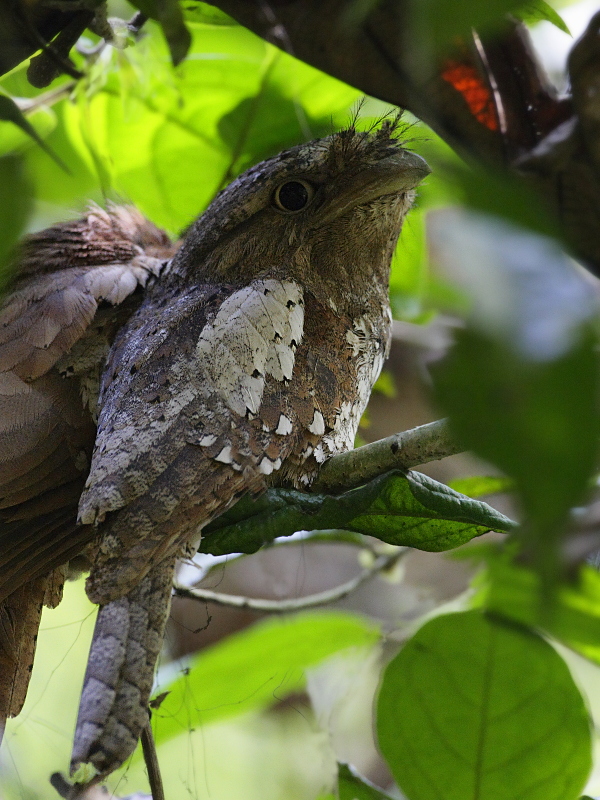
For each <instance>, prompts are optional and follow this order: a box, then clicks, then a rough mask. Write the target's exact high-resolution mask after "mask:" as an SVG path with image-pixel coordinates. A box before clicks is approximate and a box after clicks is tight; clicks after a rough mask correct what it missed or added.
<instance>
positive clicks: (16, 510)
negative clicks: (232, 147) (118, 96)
mask: <svg viewBox="0 0 600 800" xmlns="http://www.w3.org/2000/svg"><path fill="white" fill-rule="evenodd" d="M397 133H398V121H397V120H388V121H385V122H384V123H383V124H382V125H381V127H380V128H379V129H377V130H375V131H371V132H361V131H358V130H356V129H355V128H354V127H351V128H349V129H347V130H344V131H341V132H340V133H336V134H333V135H332V136H329V137H327V138H325V139H320V140H316V141H312V142H309V143H308V144H305V145H300V146H298V147H294V148H292V149H290V150H287V151H285V152H283V153H280V154H279V155H278V156H276V157H274V158H272V159H270V160H268V161H264V162H263V163H261V164H258V165H257V166H255V167H253V168H252V169H250V170H248V171H247V172H246V173H244V174H243V175H242V176H240V177H239V178H237V179H236V180H235V181H233V183H231V184H230V185H229V186H228V187H227V188H226V189H224V190H223V191H222V192H221V193H220V194H219V195H218V196H217V198H216V199H215V200H214V202H213V203H212V204H211V206H210V207H209V208H208V210H207V211H206V212H205V213H204V214H203V215H202V216H201V217H200V218H199V219H198V220H197V221H196V223H195V224H194V225H193V226H192V227H191V228H190V229H189V231H188V233H187V235H186V237H185V240H184V242H183V244H182V245H181V247H180V248H179V249H178V250H177V252H176V253H174V249H175V248H174V247H173V246H172V245H171V244H170V242H169V240H168V239H167V237H166V236H165V235H164V234H163V233H162V232H161V231H159V230H158V229H157V228H155V227H154V226H153V225H151V223H149V222H148V221H147V220H145V219H143V218H142V217H141V216H140V215H139V214H138V213H137V212H136V211H135V210H133V209H131V208H126V207H112V208H110V209H109V210H108V211H103V210H101V209H98V208H94V209H92V210H90V212H89V213H88V215H87V216H86V217H85V218H84V219H82V220H80V221H78V222H71V223H65V224H62V225H57V226H55V227H54V228H50V229H48V230H46V231H42V232H41V233H39V234H35V235H33V236H30V237H29V238H28V239H27V240H26V242H25V244H24V246H23V249H22V251H21V255H20V258H19V262H18V270H17V274H16V276H15V282H14V285H13V287H12V290H11V292H10V294H9V295H8V296H7V298H6V299H5V302H4V304H3V306H2V308H1V309H0V408H1V413H0V444H1V446H0V520H1V522H2V525H1V528H0V602H1V603H2V605H0V713H1V714H2V715H3V716H4V717H6V716H10V715H14V714H16V713H18V711H19V710H20V708H21V705H22V703H23V700H24V697H25V692H26V689H27V681H28V676H29V671H30V669H31V663H32V660H33V653H34V648H35V634H36V632H37V626H38V623H39V617H40V612H41V607H42V604H43V603H46V604H50V605H53V604H55V603H56V602H58V600H59V599H60V592H61V587H62V582H63V580H64V578H65V575H66V567H65V565H66V564H67V562H71V565H72V566H73V565H75V566H76V567H77V566H80V567H85V566H86V564H87V565H88V566H89V568H90V574H89V577H88V579H87V585H86V588H87V593H88V595H89V597H90V599H91V600H92V601H93V602H95V603H98V604H99V605H100V610H99V613H98V619H97V623H96V628H95V633H94V639H93V642H92V646H91V651H90V656H89V661H88V666H87V671H86V675H85V679H84V686H83V691H82V697H81V703H80V709H79V717H78V721H77V728H76V732H75V743H74V748H73V755H72V770H73V771H74V770H76V769H77V768H78V766H79V765H81V764H83V763H90V764H91V765H93V767H94V768H95V769H96V771H97V773H96V778H95V779H96V780H99V779H100V778H102V777H104V776H106V775H107V774H109V773H110V772H111V771H112V770H114V769H115V768H116V767H118V766H119V765H120V764H121V763H122V762H123V761H124V760H125V759H126V758H127V757H128V756H129V755H130V753H131V752H132V750H133V749H134V747H135V745H136V743H137V740H138V738H139V736H140V732H141V730H142V728H143V726H144V725H145V724H146V722H147V720H148V711H147V707H148V699H149V694H150V690H151V686H152V679H153V673H154V668H155V663H156V660H157V657H158V654H159V650H160V647H161V643H162V637H163V631H164V626H165V622H166V619H167V616H168V610H169V603H170V595H171V585H172V580H173V572H174V568H175V562H176V560H177V559H178V558H180V557H182V556H184V555H187V554H190V553H193V552H194V550H195V547H196V546H197V543H198V540H199V536H200V533H201V530H202V528H203V527H204V526H205V525H206V524H207V523H208V522H210V521H211V520H212V519H214V518H215V517H216V516H217V515H219V514H221V513H223V512H224V511H225V510H226V509H227V508H228V507H230V506H231V505H232V504H233V503H234V502H235V501H236V500H238V499H239V498H240V497H241V496H242V495H244V494H246V493H251V494H258V493H260V492H261V491H263V490H264V489H265V487H267V486H268V485H273V484H278V485H282V484H283V485H291V486H294V487H297V488H304V489H308V488H309V487H310V484H311V482H312V480H313V479H314V478H315V476H316V475H317V473H318V471H319V468H320V465H322V464H323V462H324V461H325V460H327V459H328V458H329V457H330V456H331V455H333V454H335V453H337V452H340V451H342V450H346V449H348V448H351V447H352V446H353V441H354V437H355V433H356V429H357V426H358V422H359V419H360V416H361V414H362V412H363V410H364V408H365V406H366V404H367V400H368V398H369V393H370V391H371V387H372V385H373V383H374V382H375V380H376V378H377V376H378V374H379V371H380V369H381V366H382V363H383V360H384V359H385V357H386V354H387V351H388V347H389V337H390V321H391V317H390V308H389V302H388V282H389V268H390V261H391V257H392V253H393V251H394V247H395V245H396V241H397V239H398V236H399V234H400V229H401V227H402V222H403V220H404V217H405V215H406V213H407V212H408V210H409V208H410V206H411V203H412V201H413V198H414V189H415V187H416V186H417V184H418V183H419V182H420V181H421V180H422V179H423V178H424V177H425V176H426V175H427V174H428V172H429V168H428V167H427V165H426V164H425V162H424V161H423V160H422V159H421V158H420V157H419V156H417V155H414V154H413V153H411V152H409V151H407V150H405V149H403V148H402V147H401V145H400V143H399V141H398V140H397V138H396V136H397Z"/></svg>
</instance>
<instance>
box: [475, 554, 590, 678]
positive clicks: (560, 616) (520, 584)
mask: <svg viewBox="0 0 600 800" xmlns="http://www.w3.org/2000/svg"><path fill="white" fill-rule="evenodd" d="M485 555H486V560H487V563H488V566H487V569H486V571H485V572H484V573H483V575H482V576H481V577H479V578H478V580H477V582H476V586H477V587H478V590H479V591H478V593H477V595H476V597H475V598H474V602H475V603H476V604H477V605H481V606H482V607H483V608H485V609H487V610H488V611H491V612H493V613H494V614H500V615H502V616H503V617H507V618H509V619H511V620H514V621H515V622H518V623H519V624H523V625H527V626H529V627H534V628H541V629H542V630H545V631H547V632H548V633H549V634H550V635H551V636H553V637H554V638H555V639H557V640H558V641H559V642H562V643H563V644H565V645H567V647H570V648H571V649H573V650H576V651H577V652H578V653H580V654H581V655H583V656H585V657H586V658H589V659H590V660H591V661H594V662H595V663H596V664H600V574H599V573H598V571H597V570H595V569H593V568H592V567H588V566H583V567H581V569H580V571H579V573H578V574H577V576H576V577H575V578H573V579H572V580H571V581H570V582H569V583H562V584H559V585H558V586H557V587H556V592H555V597H554V602H553V604H552V607H551V608H549V607H548V604H547V598H546V595H545V593H544V592H543V586H542V581H541V580H540V577H539V575H537V574H536V573H535V572H534V571H533V570H532V569H530V568H528V567H526V566H523V565H521V564H514V563H511V560H510V557H509V554H506V553H498V552H496V551H495V550H493V549H492V550H491V551H488V552H487V553H486V554H485Z"/></svg>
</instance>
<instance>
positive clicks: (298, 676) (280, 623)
mask: <svg viewBox="0 0 600 800" xmlns="http://www.w3.org/2000/svg"><path fill="white" fill-rule="evenodd" d="M378 638H379V631H378V628H377V627H376V626H375V625H373V624H372V623H370V622H368V621H367V620H365V619H364V618H362V617H358V616H353V615H351V614H345V613H338V612H315V613H311V614H299V615H297V616H290V617H281V618H276V619H269V620H266V621H263V622H258V623H256V624H255V625H252V626H251V627H249V628H246V629H245V630H243V631H241V632H239V633H235V634H233V635H232V636H229V637H228V638H227V639H224V640H223V641H221V642H220V643H219V644H216V645H213V646H212V647H209V648H207V649H205V650H202V652H201V653H199V654H198V655H197V656H195V657H194V658H193V659H192V661H191V662H190V664H189V667H188V668H187V669H186V670H185V673H184V674H181V675H179V676H178V677H177V678H176V679H175V680H174V681H173V682H172V683H170V684H168V685H161V686H160V692H164V691H168V692H169V694H168V695H167V696H166V698H165V699H164V701H163V702H162V703H161V705H160V707H159V708H158V709H157V710H156V711H155V712H154V714H153V718H152V719H153V729H154V737H155V740H156V742H157V744H160V743H161V742H163V741H165V740H166V739H169V738H171V737H172V736H176V735H177V734H179V733H182V732H183V731H185V730H188V729H189V728H190V727H195V726H197V725H206V724H208V723H210V722H215V721H216V720H220V719H225V718H226V717H231V716H234V715H236V714H242V713H244V712H246V711H249V710H250V709H256V708H261V707H265V706H267V705H269V704H272V703H274V702H276V701H279V700H281V699H282V698H284V697H286V696H287V695H289V694H291V693H292V692H296V691H299V690H301V689H302V688H303V687H304V685H305V677H304V671H305V670H306V669H307V668H309V667H311V666H313V665H315V664H317V663H319V662H320V661H322V660H323V659H325V658H328V657H329V656H331V655H333V654H334V653H337V652H338V651H340V650H345V649H346V648H348V647H365V646H370V645H373V644H374V643H375V642H376V641H377V640H378Z"/></svg>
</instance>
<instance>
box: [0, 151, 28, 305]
mask: <svg viewBox="0 0 600 800" xmlns="http://www.w3.org/2000/svg"><path fill="white" fill-rule="evenodd" d="M31 201H32V197H31V183H30V181H29V179H28V178H27V176H26V174H25V169H24V164H23V159H22V158H21V157H19V156H15V155H12V156H3V157H2V158H0V291H1V290H2V289H3V288H4V286H5V284H6V282H7V280H8V279H9V278H10V274H9V273H8V271H7V268H6V265H7V261H8V260H9V258H10V255H11V253H12V250H13V248H14V246H15V245H16V243H17V241H18V240H19V237H20V236H21V234H22V232H23V228H24V227H25V223H26V222H27V218H28V216H29V213H30V210H31Z"/></svg>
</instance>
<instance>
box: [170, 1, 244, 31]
mask: <svg viewBox="0 0 600 800" xmlns="http://www.w3.org/2000/svg"><path fill="white" fill-rule="evenodd" d="M181 7H182V10H183V18H184V19H185V20H186V22H191V23H199V22H200V23H204V24H206V25H237V24H238V23H237V22H236V21H235V20H234V19H233V17H230V16H229V15H228V14H226V13H225V12H224V11H221V9H220V8H215V6H213V5H211V4H210V3H202V2H200V0H182V3H181Z"/></svg>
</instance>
